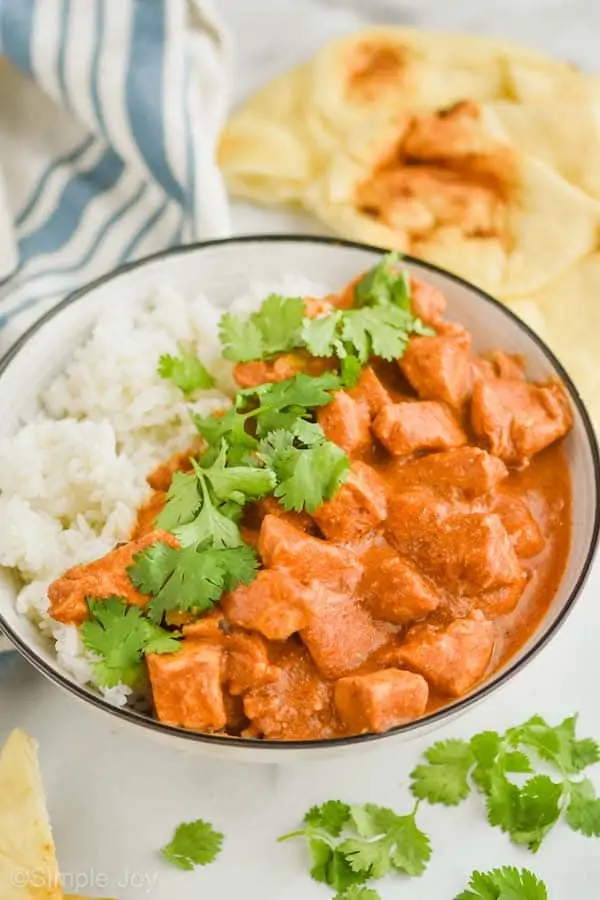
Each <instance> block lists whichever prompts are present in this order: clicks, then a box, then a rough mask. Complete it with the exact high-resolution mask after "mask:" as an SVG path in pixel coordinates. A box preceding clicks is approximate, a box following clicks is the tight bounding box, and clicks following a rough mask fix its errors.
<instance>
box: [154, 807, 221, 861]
mask: <svg viewBox="0 0 600 900" xmlns="http://www.w3.org/2000/svg"><path fill="white" fill-rule="evenodd" d="M222 845H223V835H222V834H221V833H220V832H219V831H215V829H214V828H213V826H212V825H211V824H210V823H209V822H205V821H204V820H203V819H196V821H194V822H184V823H182V824H181V825H179V826H178V827H177V828H176V829H175V834H174V835H173V837H172V839H171V840H170V841H169V843H168V844H167V845H166V846H165V847H163V848H162V851H161V853H162V855H163V856H164V857H165V859H167V860H168V861H169V862H170V863H172V864H173V865H174V866H178V867H179V868H180V869H186V870H188V871H192V870H193V869H194V868H195V867H196V866H206V865H208V863H211V862H214V861H215V859H216V858H217V856H218V855H219V853H220V852H221V847H222Z"/></svg>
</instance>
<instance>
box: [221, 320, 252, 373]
mask: <svg viewBox="0 0 600 900" xmlns="http://www.w3.org/2000/svg"><path fill="white" fill-rule="evenodd" d="M219 337H220V338H221V343H222V345H223V356H224V357H225V359H230V360H233V362H250V360H252V359H260V358H261V356H262V352H263V344H262V334H261V332H260V328H259V327H258V325H256V324H255V323H254V322H253V321H252V318H250V319H246V320H244V319H241V318H240V317H239V316H236V315H233V314H232V313H225V315H224V316H222V318H221V321H220V323H219Z"/></svg>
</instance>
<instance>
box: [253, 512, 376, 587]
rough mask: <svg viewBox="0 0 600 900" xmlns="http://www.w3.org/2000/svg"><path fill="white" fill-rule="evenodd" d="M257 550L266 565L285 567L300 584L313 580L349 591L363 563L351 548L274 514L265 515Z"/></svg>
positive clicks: (277, 567) (357, 580) (358, 578)
mask: <svg viewBox="0 0 600 900" xmlns="http://www.w3.org/2000/svg"><path fill="white" fill-rule="evenodd" d="M258 552H259V553H260V556H261V558H262V561H263V563H264V565H265V566H267V567H268V568H276V569H285V570H286V571H287V572H288V573H289V574H290V575H291V577H292V578H295V579H296V580H297V581H299V582H300V583H301V584H307V585H310V584H312V583H313V582H314V581H317V582H319V583H320V584H323V585H327V586H328V587H330V588H331V589H332V590H342V591H343V590H346V591H352V590H354V588H355V587H356V585H357V584H358V582H359V581H360V579H361V575H362V566H361V564H360V562H359V560H358V559H357V557H356V554H355V553H353V552H352V551H351V550H349V549H347V548H345V547H340V546H338V545H335V544H331V543H329V542H328V541H322V540H320V539H319V538H314V537H311V536H310V535H308V534H305V533H304V532H303V531H299V530H298V529H297V528H294V527H293V526H292V525H289V524H288V523H287V522H283V521H282V520H281V519H279V518H277V517H276V516H266V518H265V519H264V521H263V523H262V525H261V529H260V536H259V541H258Z"/></svg>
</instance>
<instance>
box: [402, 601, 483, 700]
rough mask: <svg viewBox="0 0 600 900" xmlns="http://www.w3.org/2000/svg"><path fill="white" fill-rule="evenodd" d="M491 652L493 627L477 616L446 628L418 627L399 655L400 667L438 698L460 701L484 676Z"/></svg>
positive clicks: (408, 638)
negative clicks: (424, 682)
mask: <svg viewBox="0 0 600 900" xmlns="http://www.w3.org/2000/svg"><path fill="white" fill-rule="evenodd" d="M493 650H494V626H493V625H492V623H491V622H488V620H487V619H486V618H485V617H484V616H483V615H482V614H481V613H480V612H474V613H473V614H472V615H471V616H470V617H469V618H466V619H456V621H454V622H452V623H451V624H450V625H448V627H447V628H442V629H438V628H436V627H435V626H433V625H420V626H417V627H416V628H415V629H414V631H413V632H412V633H409V635H408V636H407V641H406V643H405V644H404V645H403V646H402V647H401V648H400V651H399V653H398V657H399V662H400V664H404V665H406V666H407V667H408V668H409V669H411V670H413V671H414V672H417V673H418V674H419V675H422V676H423V677H424V678H426V679H427V681H428V682H429V684H430V686H431V687H432V688H433V689H434V690H435V691H437V692H439V693H440V694H444V695H446V696H449V697H461V696H462V695H463V694H466V692H467V691H468V690H470V688H472V687H473V685H474V684H476V682H478V681H479V680H480V679H481V678H482V677H483V675H484V673H485V671H486V669H487V667H488V665H489V662H490V659H491V656H492V653H493Z"/></svg>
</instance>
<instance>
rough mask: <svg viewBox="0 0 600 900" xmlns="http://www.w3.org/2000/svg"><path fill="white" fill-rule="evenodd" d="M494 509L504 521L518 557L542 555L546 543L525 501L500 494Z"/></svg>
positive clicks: (525, 557) (527, 557)
mask: <svg viewBox="0 0 600 900" xmlns="http://www.w3.org/2000/svg"><path fill="white" fill-rule="evenodd" d="M492 509H493V511H494V512H495V513H497V514H498V515H499V516H500V518H501V519H502V524H503V525H504V527H505V529H506V533H507V534H508V536H509V538H510V540H511V543H512V545H513V547H514V548H515V552H516V554H517V556H519V557H521V558H522V559H529V557H531V556H537V554H538V553H541V551H542V550H543V549H544V545H545V543H546V542H545V541H544V535H543V534H542V530H541V528H540V526H539V525H538V523H537V522H536V520H535V519H534V517H533V515H532V514H531V510H530V509H529V506H528V505H527V503H526V501H525V500H522V499H521V498H520V497H513V496H511V495H510V494H498V496H497V497H496V499H495V501H494V504H493V507H492Z"/></svg>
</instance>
